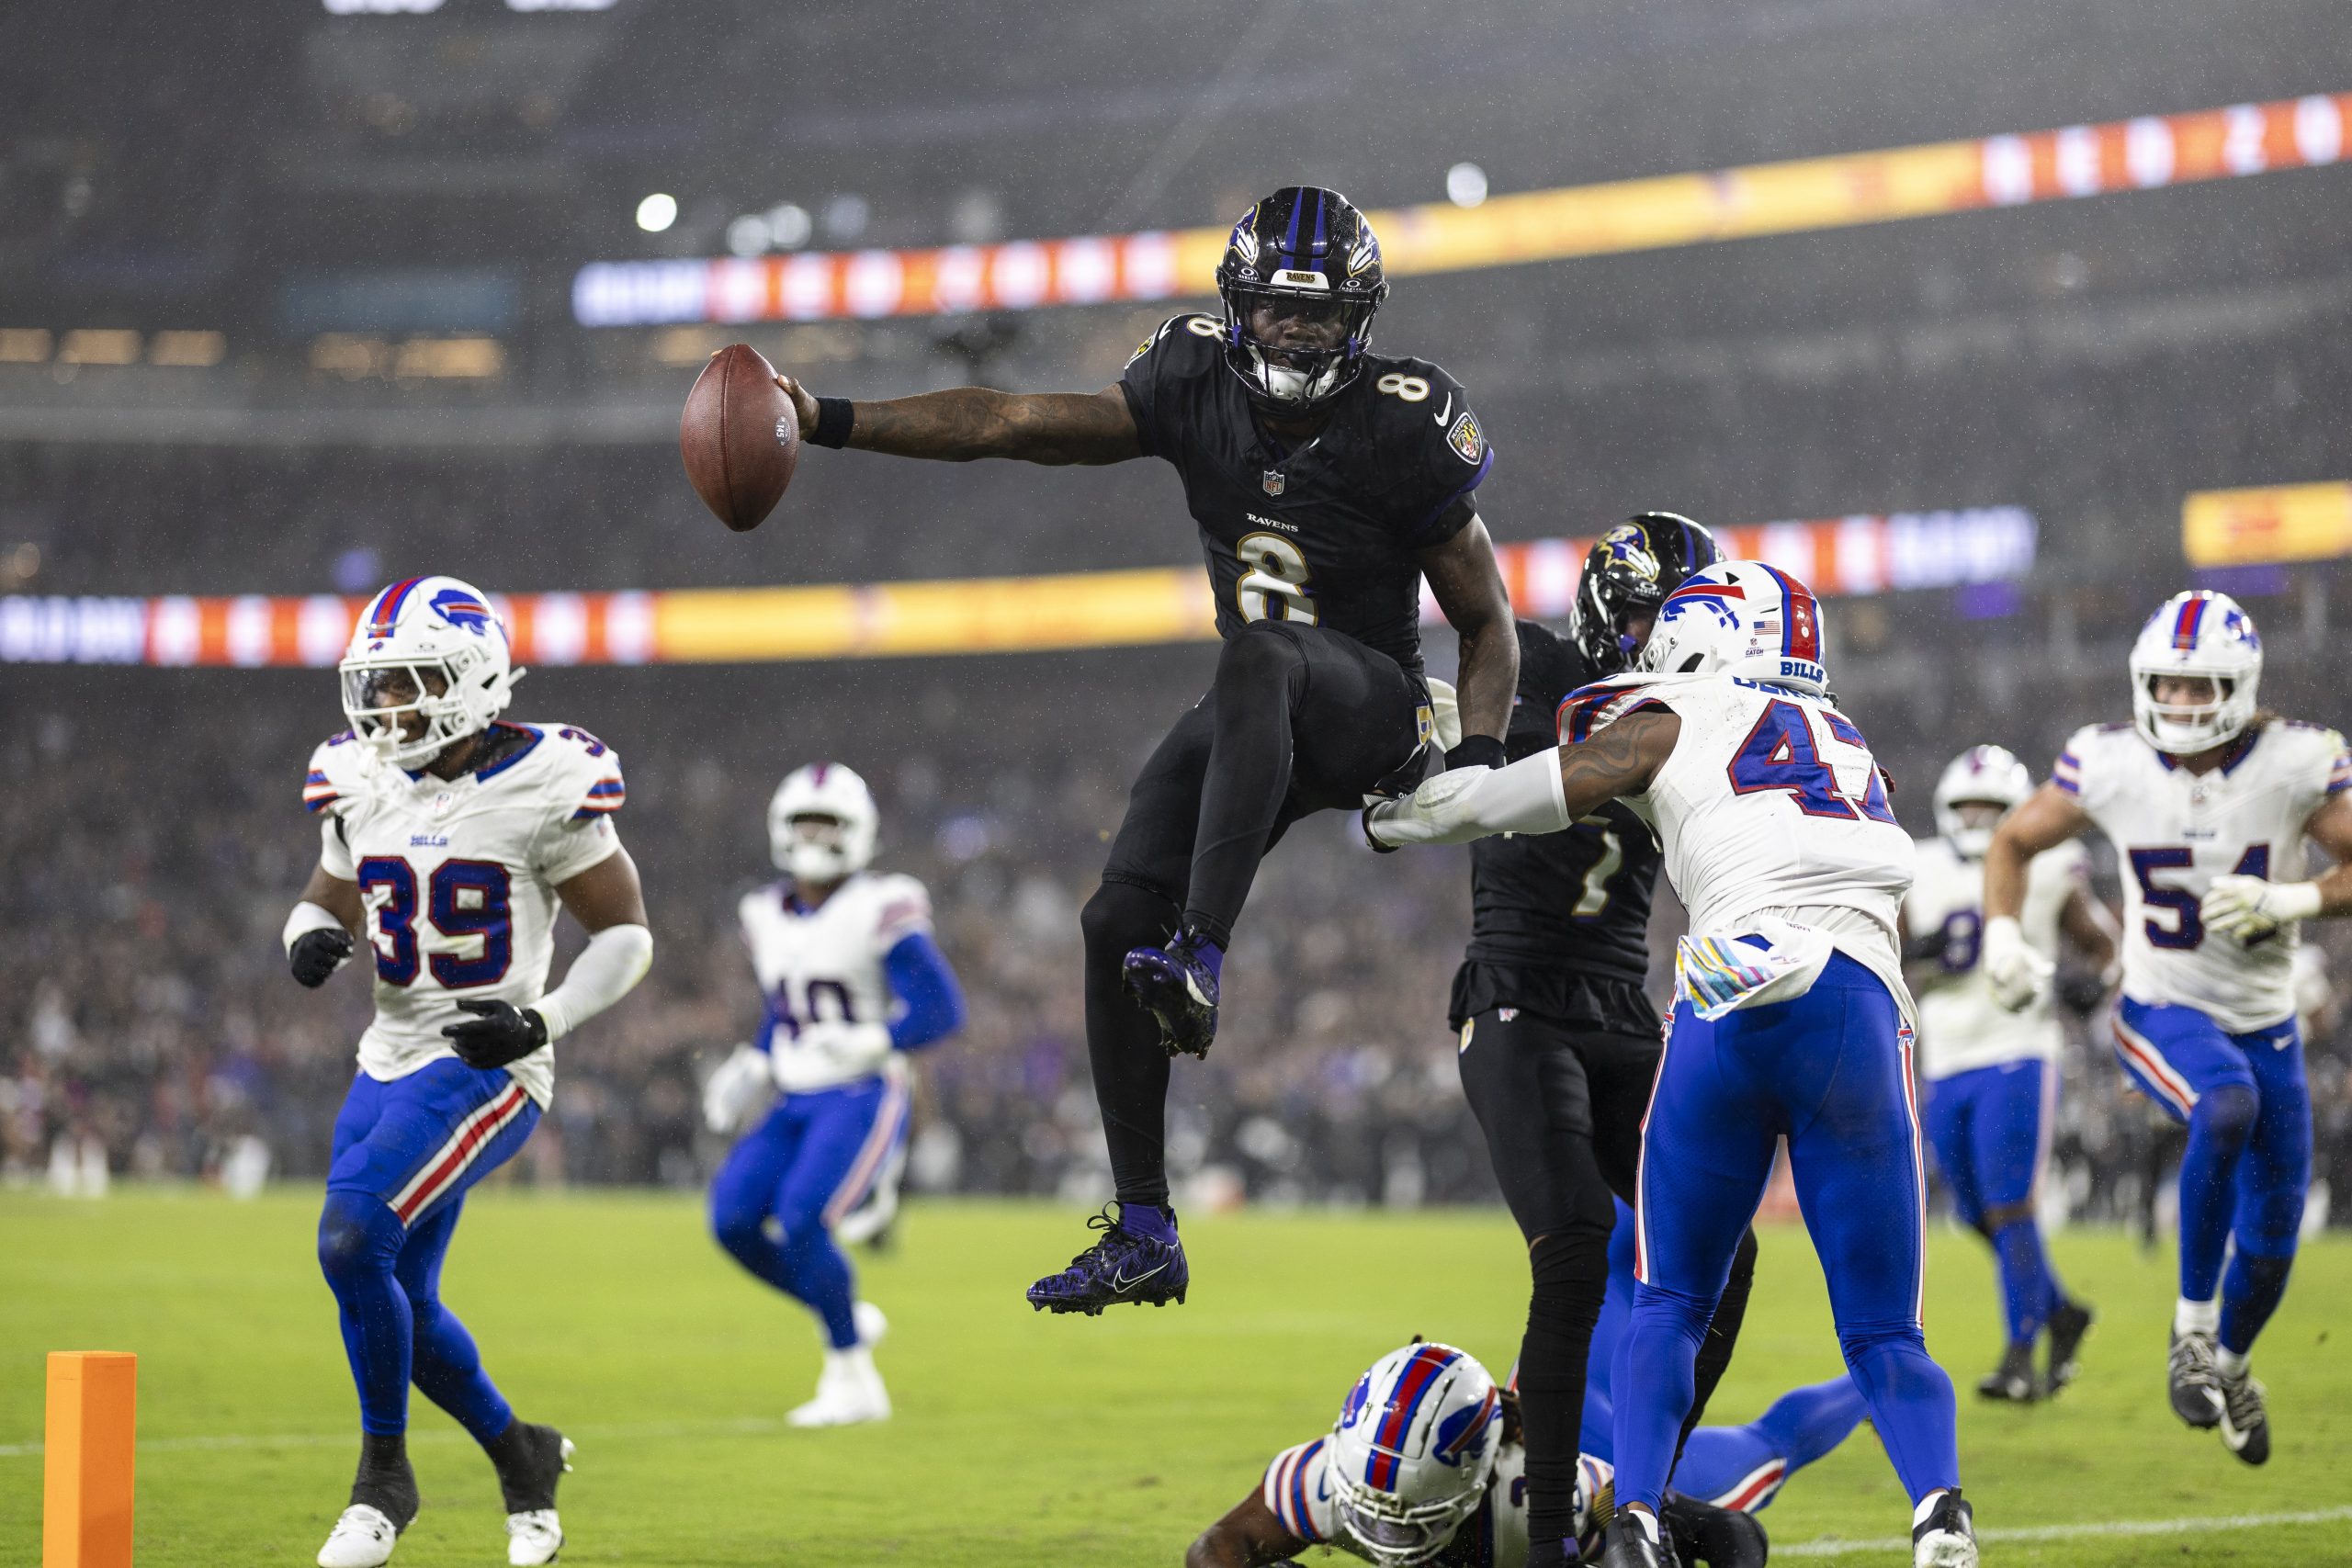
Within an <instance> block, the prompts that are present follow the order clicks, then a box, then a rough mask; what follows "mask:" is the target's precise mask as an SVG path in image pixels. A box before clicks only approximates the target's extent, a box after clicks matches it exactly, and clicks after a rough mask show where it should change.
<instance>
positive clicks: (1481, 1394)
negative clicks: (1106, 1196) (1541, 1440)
mask: <svg viewBox="0 0 2352 1568" xmlns="http://www.w3.org/2000/svg"><path fill="white" fill-rule="evenodd" d="M1524 1461H1525V1454H1524V1450H1522V1449H1521V1437H1520V1431H1519V1409H1518V1400H1517V1398H1516V1397H1515V1396H1514V1395H1512V1394H1510V1393H1503V1392H1501V1391H1499V1390H1498V1389H1497V1388H1496V1387H1495V1383H1494V1380H1493V1379H1492V1378H1490V1377H1489V1376H1487V1369H1486V1368H1485V1367H1483V1366H1481V1365H1479V1364H1478V1360H1477V1359H1476V1357H1474V1356H1471V1355H1469V1354H1467V1353H1466V1352H1464V1351H1461V1350H1457V1349H1455V1348H1453V1347H1452V1346H1451V1345H1436V1344H1425V1343H1423V1342H1422V1341H1420V1340H1419V1339H1416V1340H1414V1341H1413V1342H1412V1343H1411V1344H1410V1345H1407V1346H1405V1347H1403V1348H1400V1349H1396V1350H1391V1351H1390V1352H1388V1354H1386V1355H1385V1356H1383V1357H1382V1358H1380V1359H1379V1360H1377V1361H1374V1363H1373V1364H1372V1368H1371V1370H1370V1371H1366V1372H1365V1373H1364V1374H1363V1377H1361V1378H1359V1379H1357V1380H1356V1384H1355V1387H1354V1388H1353V1389H1351V1390H1350V1391H1349V1393H1348V1398H1347V1403H1346V1404H1343V1405H1342V1406H1341V1407H1340V1418H1339V1420H1338V1421H1337V1422H1336V1423H1334V1424H1333V1426H1332V1427H1331V1430H1330V1432H1329V1435H1327V1436H1325V1437H1320V1438H1316V1439H1315V1440H1314V1441H1313V1442H1308V1443H1300V1444H1298V1445H1297V1446H1295V1447H1294V1448H1287V1449H1284V1450H1283V1451H1282V1452H1280V1453H1278V1454H1276V1455H1275V1456H1274V1458H1273V1461H1272V1463H1270V1464H1268V1465H1267V1466H1266V1473H1265V1476H1264V1478H1263V1479H1262V1480H1261V1482H1260V1483H1259V1484H1258V1486H1257V1487H1256V1489H1254V1490H1253V1491H1251V1492H1250V1495H1248V1496H1247V1497H1244V1498H1243V1499H1242V1500H1241V1501H1240V1502H1238V1503H1236V1504H1235V1505H1234V1506H1232V1507H1231V1508H1229V1509H1227V1512H1226V1515H1225V1517H1223V1518H1221V1519H1219V1520H1217V1521H1216V1523H1215V1524H1213V1525H1211V1526H1210V1527H1209V1528H1208V1529H1205V1530H1203V1531H1202V1532H1201V1534H1200V1538H1199V1539H1198V1540H1194V1541H1193V1544H1192V1547H1191V1549H1190V1550H1189V1551H1186V1552H1185V1553H1184V1564H1185V1568H1268V1565H1269V1564H1272V1563H1280V1562H1289V1561H1290V1560H1291V1559H1292V1558H1294V1557H1296V1556H1298V1555H1299V1554H1300V1553H1302V1552H1304V1551H1306V1549H1307V1548H1308V1547H1310V1546H1324V1547H1329V1548H1333V1549H1336V1550H1338V1551H1344V1552H1347V1553H1348V1554H1349V1555H1351V1556H1353V1557H1361V1558H1364V1559H1366V1560H1368V1561H1370V1562H1377V1563H1379V1564H1381V1568H1416V1565H1417V1564H1421V1563H1430V1564H1436V1565H1438V1568H1523V1565H1524V1564H1526V1563H1527V1562H1529V1561H1530V1559H1529V1556H1528V1547H1527V1484H1526V1479H1525V1474H1524V1469H1525V1462H1524ZM1613 1507H1614V1504H1613V1502H1612V1493H1611V1469H1610V1465H1609V1461H1606V1460H1604V1459H1598V1458H1595V1457H1592V1456H1590V1455H1587V1456H1585V1457H1584V1458H1583V1459H1582V1460H1581V1461H1578V1463H1577V1480H1576V1485H1575V1489H1574V1495H1573V1497H1572V1499H1571V1503H1570V1514H1571V1528H1572V1533H1571V1535H1570V1537H1569V1540H1571V1541H1577V1542H1582V1543H1583V1544H1584V1546H1585V1547H1586V1548H1587V1549H1588V1550H1589V1551H1598V1550H1599V1547H1600V1534H1601V1530H1602V1528H1603V1527H1604V1526H1606V1525H1607V1524H1608V1522H1609V1519H1610V1517H1611V1511H1612V1509H1613ZM1666 1517H1667V1522H1668V1525H1669V1526H1670V1527H1671V1529H1672V1531H1673V1534H1674V1536H1675V1538H1676V1540H1677V1542H1678V1543H1679V1545H1680V1546H1681V1547H1682V1549H1683V1551H1684V1552H1685V1553H1687V1554H1691V1555H1692V1556H1695V1557H1696V1558H1697V1559H1698V1560H1701V1561H1703V1562H1706V1563H1707V1564H1708V1565H1709V1568H1763V1563H1764V1561H1765V1552H1766V1545H1765V1540H1764V1527H1763V1526H1761V1525H1759V1524H1758V1523H1757V1522H1756V1521H1755V1520H1754V1519H1752V1518H1749V1517H1747V1515H1745V1514H1739V1513H1734V1512H1731V1511H1729V1510H1726V1509H1724V1508H1720V1507H1717V1506H1713V1505H1712V1504H1707V1503H1702V1502H1700V1501H1698V1500H1697V1499H1695V1498H1692V1497H1688V1496H1684V1495H1681V1494H1679V1493H1677V1494H1675V1495H1671V1496H1670V1497H1669V1498H1668V1502H1667V1506H1666Z"/></svg>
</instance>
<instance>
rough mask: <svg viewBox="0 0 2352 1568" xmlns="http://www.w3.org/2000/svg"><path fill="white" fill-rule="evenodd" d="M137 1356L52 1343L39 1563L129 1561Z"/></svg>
mask: <svg viewBox="0 0 2352 1568" xmlns="http://www.w3.org/2000/svg"><path fill="white" fill-rule="evenodd" d="M138 1418H139V1358H138V1357H136V1356H133V1355H130V1353H128V1352H126V1351H122V1350H52V1351H51V1352H50V1355H49V1423H48V1432H47V1437H46V1440H45V1442H44V1443H43V1445H42V1448H41V1457H42V1461H43V1463H42V1472H43V1473H42V1488H41V1525H40V1562H41V1568H130V1497H131V1461H132V1458H133V1450H132V1442H133V1439H134V1438H135V1436H136V1432H137V1428H138Z"/></svg>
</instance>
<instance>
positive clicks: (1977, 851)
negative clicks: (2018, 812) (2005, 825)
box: [1936, 746, 2033, 860]
mask: <svg viewBox="0 0 2352 1568" xmlns="http://www.w3.org/2000/svg"><path fill="white" fill-rule="evenodd" d="M2032 793H2033V775H2032V774H2031V773H2029V772H2027V771H2026V765H2025V764H2024V763H2023V762H2020V761H2018V759H2017V755H2016V753H2014V752H2012V751H2011V750H2009V749H2008V748H2007V747H2006V746H1971V747H1970V748H1969V749H1968V750H1965V751H1962V753H1961V754H1960V755H1959V756H1957V757H1954V758H1953V759H1952V760H1951V762H1950V763H1949V764H1947V765H1946V766H1945V768H1944V772H1943V776H1942V777H1941V778H1939V779H1938V780H1937V781H1936V831H1937V832H1939V833H1941V834H1942V835H1943V836H1944V837H1945V838H1947V839H1949V840H1951V847H1952V848H1953V849H1955V850H1958V851H1959V852H1961V854H1962V856H1963V857H1964V858H1966V859H1968V860H1983V859H1984V858H1985V851H1986V850H1988V849H1991V848H1992V847H1993V829H1990V828H1971V827H1969V826H1968V825H1967V824H1966V823H1964V822H1962V820H1961V818H1960V807H1962V805H1963V804H1964V803H1969V802H1976V801H1982V802H1985V803H1986V804H1989V805H1993V806H1997V807H2000V808H2001V809H2002V810H2003V811H2007V810H2010V809H2011V808H2013V807H2016V806H2017V805H2018V802H2019V801H2022V800H2023V799H2025V797H2026V796H2027V795H2031V794H2032Z"/></svg>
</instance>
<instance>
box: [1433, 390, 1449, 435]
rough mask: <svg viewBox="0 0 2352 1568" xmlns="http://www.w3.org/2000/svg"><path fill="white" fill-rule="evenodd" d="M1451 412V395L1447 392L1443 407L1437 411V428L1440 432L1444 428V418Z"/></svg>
mask: <svg viewBox="0 0 2352 1568" xmlns="http://www.w3.org/2000/svg"><path fill="white" fill-rule="evenodd" d="M1452 412H1453V393H1452V392H1448V393H1446V394H1445V407H1443V408H1442V409H1440V410H1438V411H1437V427H1438V428H1439V429H1440V430H1443V429H1444V428H1445V416H1446V415H1447V414H1450V413H1452Z"/></svg>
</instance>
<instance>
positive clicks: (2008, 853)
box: [1985, 784, 2091, 920]
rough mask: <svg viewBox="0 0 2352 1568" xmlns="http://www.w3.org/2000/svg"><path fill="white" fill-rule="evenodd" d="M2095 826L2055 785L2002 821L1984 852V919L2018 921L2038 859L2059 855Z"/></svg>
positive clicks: (2028, 798) (2030, 797)
mask: <svg viewBox="0 0 2352 1568" xmlns="http://www.w3.org/2000/svg"><path fill="white" fill-rule="evenodd" d="M2090 825H2091V818H2090V813H2089V812H2087V811H2085V810H2084V809H2083V807H2082V805H2081V803H2080V802H2078V801H2077V800H2075V797H2074V796H2073V795H2068V794H2067V793H2066V792H2065V791H2064V790H2063V789H2060V788H2059V787H2058V786H2057V785H2056V784H2043V785H2042V786H2041V788H2040V789H2038V790H2035V791H2034V792H2033V793H2032V794H2031V795H2028V796H2026V798H2025V800H2024V802H2023V804H2021V805H2019V806H2018V807H2017V809H2016V810H2014V811H2012V812H2010V813H2009V814H2008V815H2007V816H2006V817H2004V818H2001V825H2000V826H1999V827H1998V828H1996V829H1993V843H1992V847H1991V848H1989V849H1987V850H1986V851H1985V919H1988V920H1997V919H2002V918H2003V917H2004V916H2006V917H2007V918H2008V919H2017V918H2018V916H2019V915H2020V914H2022V913H2024V912H2025V872H2026V866H2027V864H2028V863H2030V862H2031V861H2032V859H2033V857H2034V856H2036V855H2038V854H2040V853H2041V852H2042V851H2044V850H2054V849H2056V848H2057V847H2058V846H2059V845H2061V844H2063V843H2064V842H2065V841H2066V840H2069V839H2071V838H2074V837H2075V835H2076V834H2078V833H2080V832H2082V831H2083V829H2086V828H2088V827H2089V826H2090Z"/></svg>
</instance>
